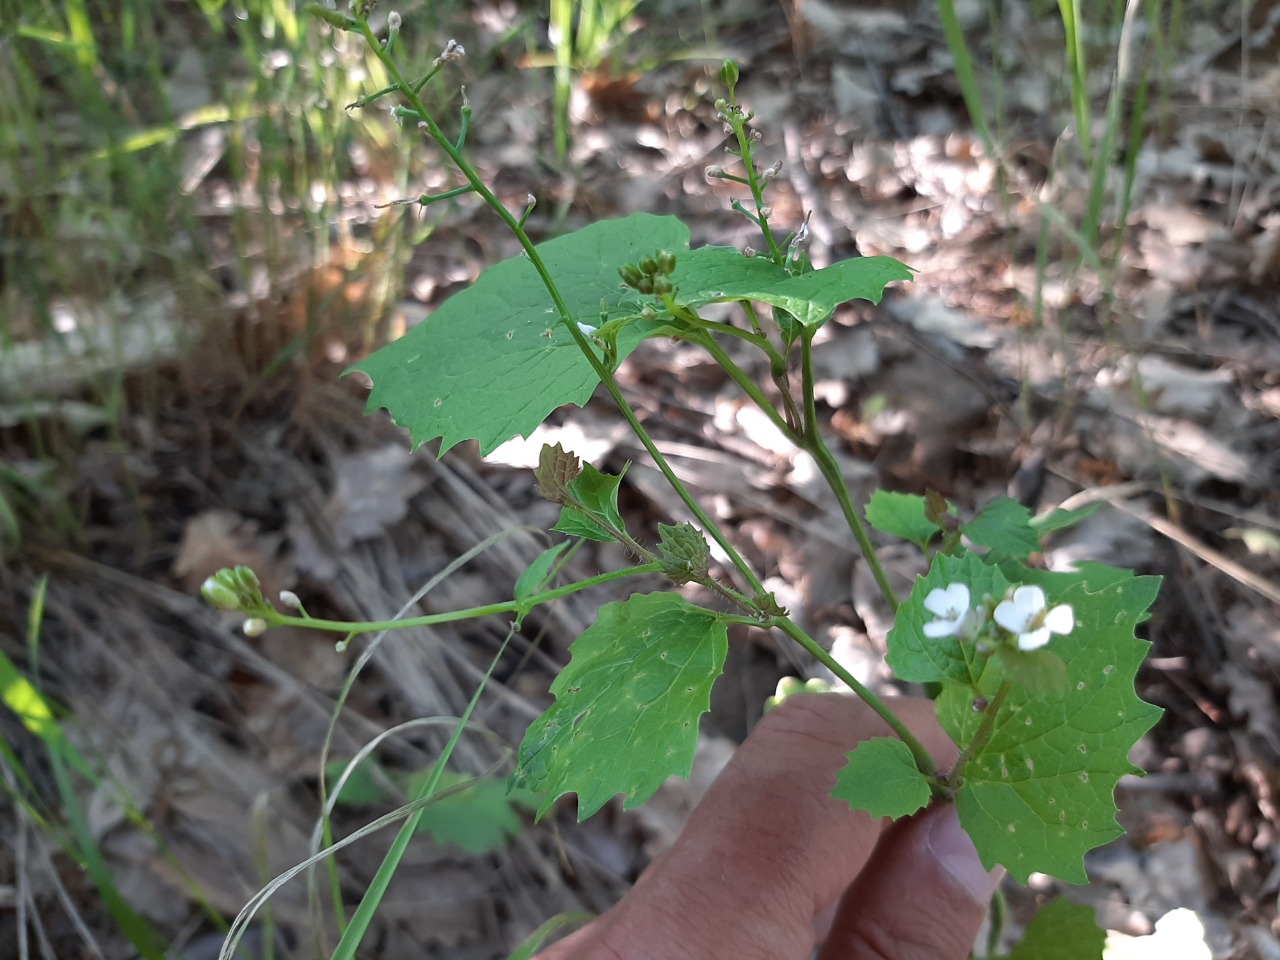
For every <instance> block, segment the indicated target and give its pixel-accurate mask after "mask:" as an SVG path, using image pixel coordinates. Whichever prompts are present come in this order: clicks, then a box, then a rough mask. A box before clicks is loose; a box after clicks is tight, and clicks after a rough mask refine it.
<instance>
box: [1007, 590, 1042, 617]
mask: <svg viewBox="0 0 1280 960" xmlns="http://www.w3.org/2000/svg"><path fill="white" fill-rule="evenodd" d="M1013 605H1014V606H1015V607H1017V608H1018V609H1019V610H1020V611H1025V612H1026V614H1027V615H1028V616H1029V617H1034V616H1035V615H1036V614H1038V613H1039V612H1040V611H1041V610H1043V609H1044V606H1045V600H1044V591H1043V590H1041V589H1040V588H1039V587H1036V586H1027V587H1019V588H1018V589H1017V590H1015V591H1013Z"/></svg>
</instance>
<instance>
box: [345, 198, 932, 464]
mask: <svg viewBox="0 0 1280 960" xmlns="http://www.w3.org/2000/svg"><path fill="white" fill-rule="evenodd" d="M659 249H661V250H669V251H671V252H672V253H673V254H675V256H676V269H675V271H674V273H673V274H672V275H671V282H672V283H673V284H674V285H675V287H676V289H677V293H676V297H677V299H678V300H679V302H680V303H682V304H685V305H687V306H691V307H694V308H695V309H696V308H697V307H699V306H702V305H703V304H706V303H710V302H712V301H713V300H737V299H750V300H758V301H761V302H764V303H770V304H773V305H775V306H779V307H782V308H783V309H786V310H790V311H791V312H792V313H793V314H794V315H795V316H796V318H797V319H798V320H799V321H800V322H801V323H803V324H805V325H806V326H810V327H816V326H818V325H820V324H821V323H822V322H824V321H825V320H826V318H827V317H828V316H830V315H831V312H832V310H834V309H835V307H836V306H837V305H838V304H840V303H843V302H845V301H846V300H852V299H856V298H861V299H866V300H871V301H873V302H878V301H879V300H880V297H881V295H882V294H883V291H884V286H885V284H887V283H890V282H892V281H894V280H909V279H911V271H910V270H908V269H907V268H906V267H905V266H903V265H902V264H901V263H898V261H896V260H892V259H890V258H888V257H858V258H855V259H853V260H845V261H843V262H841V263H837V264H834V265H833V266H830V267H827V268H826V269H824V270H816V271H813V272H810V273H805V274H802V275H799V276H791V275H790V274H788V273H787V272H786V271H785V270H784V269H782V268H781V267H779V266H777V265H775V264H773V263H771V262H768V261H766V260H764V259H762V258H758V257H757V258H747V257H744V256H743V255H742V254H741V253H739V252H737V251H736V250H734V249H732V248H731V247H702V248H700V249H699V250H695V251H690V250H689V229H688V227H686V226H685V225H684V224H682V223H681V222H680V221H679V220H677V219H676V218H675V217H655V216H651V215H649V214H634V215H632V216H629V217H624V218H622V219H618V220H603V221H601V222H599V223H594V224H591V225H590V226H588V227H584V228H583V229H581V230H578V231H576V232H575V233H571V234H569V235H568V236H565V237H560V238H558V239H556V240H550V241H548V242H546V243H541V244H538V253H539V255H540V256H541V257H542V260H543V262H544V264H545V265H546V267H547V270H548V272H549V273H550V274H551V276H552V277H553V278H554V279H555V281H556V284H557V286H558V287H559V290H560V293H561V296H562V298H563V300H564V303H565V306H566V307H567V308H568V312H569V315H570V317H571V319H572V320H573V322H575V323H583V324H589V325H590V326H592V327H596V328H600V327H603V326H605V325H606V324H610V325H612V324H615V323H616V322H620V321H625V322H624V323H623V324H622V326H621V330H620V331H619V333H618V336H617V339H616V344H617V360H618V361H621V360H623V359H625V358H626V357H627V355H628V354H630V352H631V351H632V350H634V349H635V347H636V346H637V345H638V344H639V343H640V342H641V341H643V340H644V339H645V337H647V336H652V335H655V334H658V333H659V332H661V331H663V330H664V329H668V328H667V327H665V325H664V323H665V319H666V318H664V317H662V316H658V317H656V318H654V319H653V320H642V319H641V318H640V312H641V310H642V309H644V308H645V307H646V306H649V305H652V304H653V303H654V300H653V298H651V297H649V298H646V297H641V296H640V295H639V294H637V293H636V292H635V291H633V290H630V289H626V288H624V287H622V286H621V285H620V284H619V283H618V268H619V267H620V266H622V265H624V264H627V263H632V262H634V261H637V260H639V259H640V258H641V257H643V256H647V255H651V254H652V253H653V251H655V250H659ZM351 369H352V370H360V371H362V372H364V373H365V374H367V375H368V376H369V378H370V379H371V380H372V381H373V389H372V390H371V391H370V393H369V403H368V406H369V408H370V409H374V408H376V407H386V408H387V410H388V411H389V412H390V413H391V416H392V419H394V420H395V421H396V422H397V423H399V424H400V425H401V426H404V427H407V428H408V430H409V433H410V435H411V436H412V438H413V442H414V444H415V445H418V444H422V443H425V442H426V441H428V440H431V439H432V438H434V437H440V438H441V442H440V452H441V453H442V454H443V453H444V452H445V451H446V450H448V449H449V448H450V447H452V446H454V445H455V444H457V443H459V442H461V441H463V440H468V439H474V440H477V441H479V444H480V453H481V455H482V456H487V455H488V454H489V453H491V452H492V451H493V450H494V448H496V447H497V446H498V445H499V444H501V443H503V442H504V441H506V440H509V439H510V438H512V437H514V436H517V435H519V436H523V437H527V436H528V435H529V434H530V433H532V432H533V430H534V428H535V427H537V426H538V424H540V423H542V421H543V420H545V419H546V417H547V415H548V414H549V413H550V412H551V411H552V410H555V409H556V408H557V407H560V406H563V405H564V404H566V403H576V404H578V405H579V406H581V405H582V404H584V403H586V401H587V399H588V398H589V397H590V396H591V392H592V391H593V390H594V389H595V386H596V383H597V382H598V381H597V378H596V375H595V371H594V370H593V369H592V367H591V364H590V363H589V362H588V361H587V359H586V357H584V356H583V355H582V354H581V352H580V351H579V348H578V346H577V343H576V341H575V340H574V339H573V335H572V334H571V333H570V332H569V330H568V329H567V328H566V327H565V326H564V324H563V323H562V322H561V318H560V316H559V314H558V313H557V311H556V308H555V306H554V305H553V303H552V301H551V297H550V295H549V294H548V293H547V290H546V288H545V287H544V286H543V283H542V280H541V278H540V277H539V276H538V273H537V271H536V270H535V269H534V267H533V265H532V264H531V263H530V262H529V259H528V258H527V257H523V256H517V257H512V258H511V259H510V260H504V261H503V262H502V263H498V264H494V265H493V266H491V267H489V268H488V269H486V270H485V271H484V272H483V273H481V274H480V277H479V278H478V279H477V280H476V282H475V283H474V284H472V285H471V286H470V287H468V288H467V289H466V290H463V291H462V292H461V293H459V294H457V295H455V296H454V297H452V298H450V299H449V300H447V301H446V302H445V303H444V304H442V305H441V306H440V307H439V308H438V309H437V310H436V311H435V312H434V313H432V314H431V316H429V317H428V318H427V319H426V320H425V321H424V322H423V323H421V324H419V325H418V326H417V327H414V328H413V329H412V330H410V331H409V332H408V333H407V334H405V335H404V336H403V337H401V338H400V339H399V340H397V341H396V342H395V343H392V344H389V345H387V346H386V347H383V348H382V349H381V350H379V351H378V352H377V353H375V354H373V355H372V356H370V357H367V358H366V359H364V360H362V361H361V362H359V363H357V364H355V365H354V366H353V367H352V368H351Z"/></svg>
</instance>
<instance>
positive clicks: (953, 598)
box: [924, 583, 969, 619]
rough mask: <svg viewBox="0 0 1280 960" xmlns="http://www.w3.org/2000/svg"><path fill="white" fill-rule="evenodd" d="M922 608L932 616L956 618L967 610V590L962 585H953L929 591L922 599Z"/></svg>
mask: <svg viewBox="0 0 1280 960" xmlns="http://www.w3.org/2000/svg"><path fill="white" fill-rule="evenodd" d="M924 608H925V609H926V610H928V611H929V612H930V613H932V614H933V615H934V616H938V617H947V618H949V619H950V618H954V617H958V616H959V615H960V614H962V613H963V612H964V611H966V610H968V609H969V588H968V587H967V586H965V585H964V584H963V583H953V584H951V585H949V586H947V587H945V588H943V587H938V588H936V589H934V590H931V591H929V595H928V596H927V597H925V598H924Z"/></svg>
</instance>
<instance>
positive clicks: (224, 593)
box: [200, 577, 240, 610]
mask: <svg viewBox="0 0 1280 960" xmlns="http://www.w3.org/2000/svg"><path fill="white" fill-rule="evenodd" d="M200 596H202V597H204V600H205V603H208V604H209V605H210V606H214V607H217V608H218V609H219V610H239V609H240V598H239V597H238V596H236V592H235V591H234V590H232V589H231V588H230V587H228V586H227V585H226V584H224V583H220V582H219V581H218V580H217V579H216V578H215V577H210V578H209V579H208V580H206V581H205V582H204V583H202V584H200Z"/></svg>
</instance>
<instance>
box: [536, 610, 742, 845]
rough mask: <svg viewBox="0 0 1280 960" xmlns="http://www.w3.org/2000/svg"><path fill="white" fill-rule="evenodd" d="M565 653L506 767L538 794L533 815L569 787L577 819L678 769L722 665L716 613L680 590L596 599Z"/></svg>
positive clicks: (643, 791) (631, 803)
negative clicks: (591, 618)
mask: <svg viewBox="0 0 1280 960" xmlns="http://www.w3.org/2000/svg"><path fill="white" fill-rule="evenodd" d="M569 652H570V654H571V655H572V656H571V659H570V660H569V663H568V665H567V666H566V667H565V668H564V670H562V671H561V672H560V675H559V676H558V677H556V679H555V682H554V683H552V684H551V692H552V693H553V694H555V697H556V701H555V703H554V704H552V705H551V707H550V708H548V709H547V711H546V712H545V713H543V714H542V716H540V717H539V718H538V719H537V720H535V721H534V722H533V724H532V725H531V726H530V727H529V730H528V732H526V733H525V736H524V740H523V742H522V743H521V744H520V754H519V758H518V761H517V764H516V769H515V772H514V773H513V774H512V783H513V784H514V785H515V786H520V787H526V788H528V789H530V790H532V791H534V792H535V793H539V794H542V795H543V800H542V803H541V804H540V806H539V807H538V816H539V817H541V816H542V815H543V814H544V813H546V812H547V811H548V810H549V809H551V806H552V804H554V803H555V801H556V800H557V799H558V798H559V797H561V796H563V795H564V794H566V793H576V794H577V795H578V819H580V820H584V819H586V818H587V817H589V816H591V814H593V813H595V812H596V811H597V810H599V809H600V808H601V807H602V806H604V804H605V802H606V801H608V800H609V798H610V797H612V796H613V795H614V794H618V793H621V794H623V795H624V797H625V798H626V799H625V806H626V807H627V808H628V809H629V808H631V807H635V806H638V805H639V804H641V803H643V802H644V801H645V800H647V799H648V798H649V797H650V796H651V795H652V794H653V792H654V791H655V790H657V789H658V787H659V786H660V785H661V784H662V781H663V780H665V779H666V778H667V777H669V776H671V775H673V774H675V775H678V776H682V777H687V776H688V775H689V771H690V770H691V769H692V768H693V754H694V748H695V747H696V746H697V741H698V721H699V718H700V717H701V716H702V714H704V713H706V712H707V710H709V709H710V708H711V687H712V685H713V684H714V683H715V681H716V678H717V677H719V676H720V672H721V671H722V670H723V669H724V658H725V654H726V653H727V652H728V631H727V629H726V627H725V623H724V621H723V620H721V619H720V618H719V616H718V615H717V614H715V613H714V612H712V611H710V610H704V609H703V608H701V607H696V606H694V605H693V604H691V603H689V601H687V600H685V599H684V598H683V597H681V596H680V595H679V594H675V593H651V594H635V595H633V596H632V597H631V598H630V599H629V600H627V601H625V602H623V603H610V604H606V605H605V606H603V607H601V608H600V612H599V614H598V615H597V616H596V622H595V623H594V624H593V625H592V626H590V627H588V628H587V630H586V632H584V633H583V634H582V636H580V637H578V639H577V640H575V641H574V642H573V644H572V646H570V648H569Z"/></svg>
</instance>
